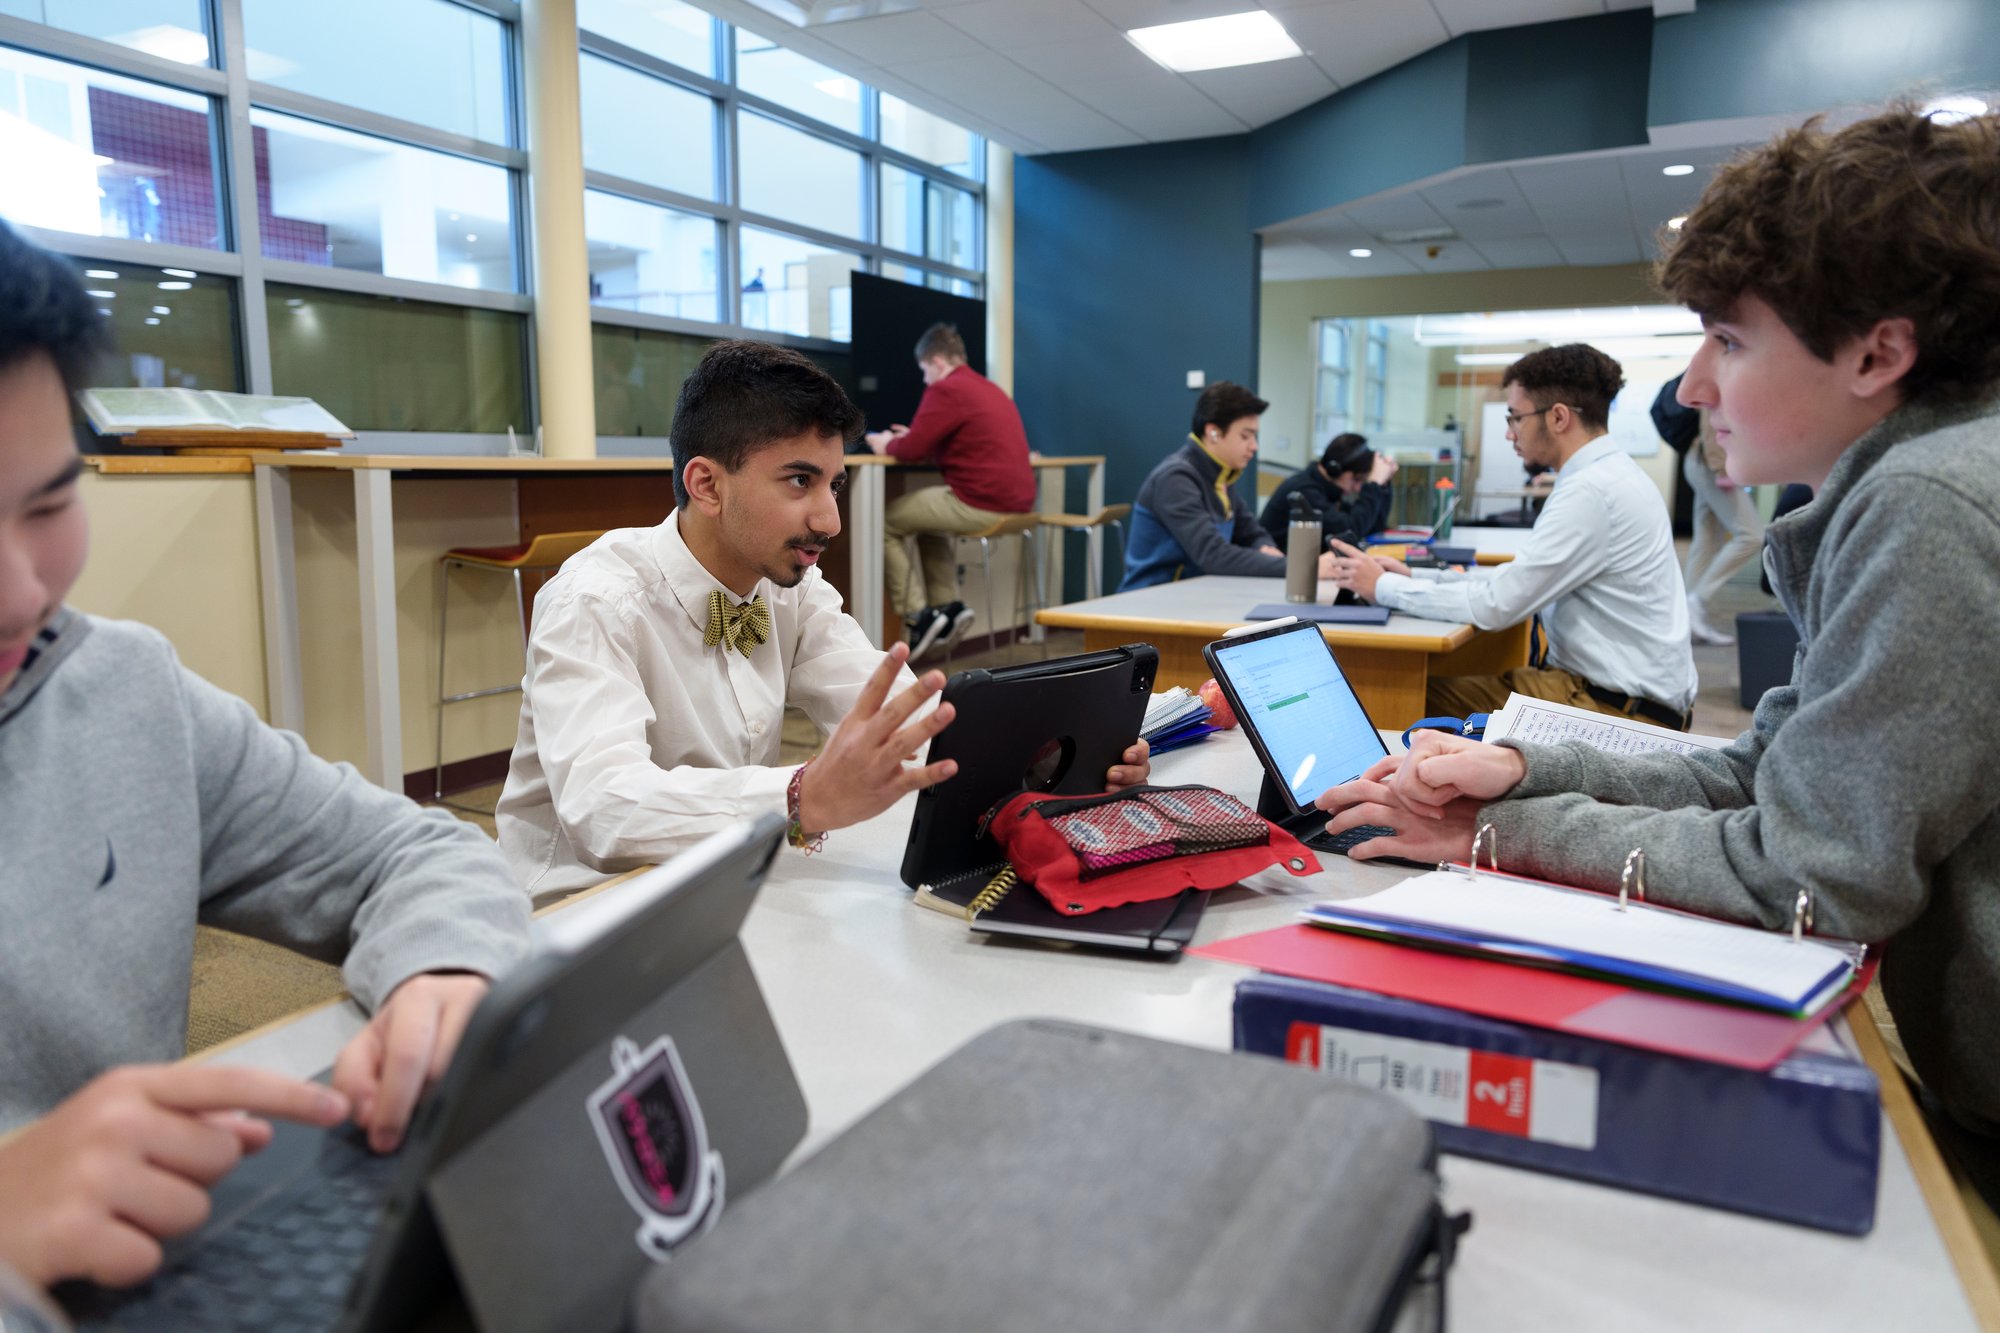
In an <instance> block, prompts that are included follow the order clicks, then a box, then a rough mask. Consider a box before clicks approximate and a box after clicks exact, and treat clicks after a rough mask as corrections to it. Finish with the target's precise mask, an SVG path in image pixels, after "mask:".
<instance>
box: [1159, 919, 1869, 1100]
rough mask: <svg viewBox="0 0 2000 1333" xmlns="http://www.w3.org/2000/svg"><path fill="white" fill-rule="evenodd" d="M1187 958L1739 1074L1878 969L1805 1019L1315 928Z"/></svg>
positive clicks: (1863, 972) (1765, 1064)
mask: <svg viewBox="0 0 2000 1333" xmlns="http://www.w3.org/2000/svg"><path fill="white" fill-rule="evenodd" d="M1189 952H1191V953H1194V954H1197V955H1199V956H1200V957H1203V958H1215V959H1220V960H1221V961H1222V962H1225V963H1242V964H1244V965H1245V966H1247V967H1254V968H1258V969H1260V970H1262V971H1265V972H1276V973H1278V974H1279V975H1281V976H1287V977H1302V978H1304V979H1306V980H1308V981H1329V982H1333V983H1334V984H1336V985H1341V986H1352V987H1354V988H1356V989H1357V990H1365V991H1374V992H1375V993H1376V994H1378V995H1393V996H1399V997H1401V998H1403V999H1406V1000H1420V1001H1422V1002H1423V1003H1425V1004H1435V1005H1442V1006H1444V1007H1445V1008H1448V1009H1462V1010H1464V1011H1465V1012H1467V1013H1472V1014H1482V1015H1484V1016H1486V1017H1487V1018H1498V1019H1503V1020H1505V1021H1507V1022H1511V1023H1527V1024H1530V1025H1531V1026H1534V1027H1542V1028H1551V1029H1554V1030H1555V1031H1557V1032H1567V1033H1572V1034H1574V1035H1576V1036H1580V1037H1596V1038H1600V1039H1602V1040H1604V1041H1615V1042H1621V1043H1623V1044H1624V1045H1627V1046H1637V1047H1639V1048H1641V1049H1643V1050H1648V1051H1661V1052H1664V1053H1665V1054H1667V1055H1681V1056H1688V1057H1690V1058H1692V1059H1696V1060H1711V1061H1714V1062H1715V1063H1717V1064H1725V1065H1736V1066H1738V1067H1740V1068H1743V1069H1769V1068H1770V1067H1771V1066H1772V1065H1775V1064H1776V1063H1778V1061H1780V1060H1782V1059H1784V1058H1785V1056H1786V1055H1788V1054H1789V1053H1790V1052H1791V1050H1792V1048H1793V1047H1794V1046H1796V1045H1798V1044H1799V1042H1800V1041H1801V1040H1803V1039H1804V1038H1805V1035H1806V1034H1807V1033H1808V1032H1811V1031H1812V1030H1813V1029H1814V1028H1816V1027H1818V1026H1819V1025H1820V1024H1821V1023H1824V1022H1825V1021H1826V1020H1827V1018H1828V1016H1829V1015H1831V1014H1833V1013H1834V1012H1835V1011H1836V1010H1838V1009H1840V1008H1842V1007H1844V1006H1845V1005H1846V1003H1847V1002H1848V1001H1849V1000H1851V999H1853V998H1854V997H1855V996H1857V995H1859V994H1860V993H1861V992H1862V991H1863V990H1865V989H1867V987H1868V983H1869V982H1870V981H1871V980H1872V979H1873V978H1874V976H1875V961H1876V960H1875V958H1874V956H1873V955H1872V954H1871V955H1870V956H1869V958H1868V961H1867V962H1866V963H1864V964H1863V965H1862V967H1861V969H1860V971H1858V972H1857V973H1856V974H1855V978H1854V982H1853V984H1852V985H1851V986H1850V987H1849V988H1848V991H1847V994H1846V995H1845V996H1843V997H1842V998H1841V999H1839V1000H1837V1001H1835V1002H1834V1003H1832V1004H1829V1005H1827V1006H1825V1007H1824V1008H1822V1009H1821V1010H1820V1011H1819V1012H1818V1013H1816V1014H1814V1015H1813V1016H1812V1017H1810V1018H1790V1017H1787V1016H1785V1015H1783V1014H1771V1013H1759V1012H1757V1011H1755V1010H1750V1009H1737V1008H1733V1007H1731V1006H1729V1005H1723V1004H1714V1003H1711V1002H1709V1001H1706V1000H1690V999H1684V998H1682V997H1680V996H1677V995H1662V994H1658V993H1656V992H1653V991H1643V990H1634V989H1632V988H1631V987H1629V986H1621V985H1619V984H1618V983H1616V982H1611V981H1599V980H1597V979H1596V978H1594V977H1581V976H1576V975H1574V974H1572V973H1567V972H1552V971H1546V970H1544V969H1541V968H1535V967H1523V966H1521V965H1519V964H1516V963H1503V962H1494V961H1491V960H1489V959H1484V958H1468V957H1464V956H1461V955H1458V954H1450V953H1440V952H1437V951H1435V950H1431V949H1413V948H1409V947H1407V946H1405V945H1400V944H1390V943H1387V942H1385V941H1382V940H1371V939H1364V938H1362V937H1360V936H1357V935H1348V934H1343V933H1341V932H1339V931H1333V930H1322V929H1320V928H1318V927H1316V926H1306V925H1297V926H1281V927H1279V928H1278V929H1277V930H1266V931H1260V932H1258V933H1257V934H1255V935H1239V936H1237V937H1236V938H1235V939H1230V940H1218V941H1217V942H1215V943H1214V944H1209V945H1204V946H1203V947H1201V948H1199V949H1193V950H1190V951H1189Z"/></svg>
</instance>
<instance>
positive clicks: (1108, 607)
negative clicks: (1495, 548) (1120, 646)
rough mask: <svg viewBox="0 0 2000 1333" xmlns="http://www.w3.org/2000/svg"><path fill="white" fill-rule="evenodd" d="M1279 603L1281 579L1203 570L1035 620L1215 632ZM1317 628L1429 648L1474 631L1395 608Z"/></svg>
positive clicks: (1324, 597) (1327, 593) (1345, 638)
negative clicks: (1379, 620) (1379, 619)
mask: <svg viewBox="0 0 2000 1333" xmlns="http://www.w3.org/2000/svg"><path fill="white" fill-rule="evenodd" d="M1337 592H1339V589H1338V588H1337V587H1335V586H1334V585H1333V584H1332V583H1324V582H1323V583H1321V584H1320V585H1319V593H1318V597H1317V600H1318V601H1319V602H1320V603H1321V604H1323V605H1330V604H1331V603H1332V602H1333V599H1334V595H1335V594H1336V593H1337ZM1284 604H1285V581H1284V580H1283V579H1258V578H1248V577H1245V576H1242V575H1236V574H1203V575H1200V576H1198V577H1195V578H1191V579H1180V580H1177V581H1176V582H1173V583H1156V584H1154V585H1153V586H1152V587H1149V588H1134V589H1132V590H1131V591H1130V592H1116V593H1112V594H1110V595H1109V596H1106V597H1095V598H1092V599H1090V600H1089V601H1083V602H1067V603H1064V604H1063V605H1061V606H1051V607H1047V608H1045V609H1043V610H1042V611H1041V612H1039V613H1038V615H1037V618H1038V619H1040V620H1041V621H1042V623H1044V624H1048V625H1058V626H1081V627H1085V628H1093V629H1095V628H1103V629H1115V628H1119V627H1121V626H1124V625H1129V626H1132V627H1133V628H1135V629H1140V628H1145V627H1152V628H1153V632H1155V633H1158V632H1164V630H1163V629H1162V627H1165V629H1169V630H1170V629H1172V628H1175V627H1178V628H1181V629H1184V630H1185V631H1186V632H1188V633H1195V632H1197V631H1212V632H1213V633H1215V634H1217V635H1219V634H1220V633H1221V632H1222V630H1224V629H1226V628H1229V627H1231V626H1235V625H1244V624H1248V623H1249V620H1250V611H1251V610H1252V608H1254V607H1259V606H1283V605H1284ZM1320 628H1321V629H1322V630H1324V631H1325V633H1326V635H1327V637H1329V638H1331V639H1333V640H1334V641H1335V642H1349V641H1352V642H1354V643H1364V644H1365V643H1380V644H1381V646H1383V647H1385V648H1391V647H1400V648H1409V649H1411V650H1413V651H1430V652H1443V651H1446V650H1447V649H1449V648H1454V647H1457V646H1458V645H1459V644H1461V643H1463V642H1465V641H1466V640H1467V639H1469V638H1471V637H1472V634H1473V627H1472V626H1470V625H1465V624H1461V623H1459V622H1457V621H1450V620H1426V619H1424V618H1423V617H1422V616H1406V615H1404V614H1402V613H1401V612H1399V611H1392V612H1390V613H1389V619H1388V621H1387V622H1386V623H1384V624H1380V625H1365V624H1353V623H1348V622H1334V623H1328V624H1325V625H1322V626H1321V627H1320Z"/></svg>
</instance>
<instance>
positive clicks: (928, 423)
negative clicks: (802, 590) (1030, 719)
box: [867, 324, 1035, 662]
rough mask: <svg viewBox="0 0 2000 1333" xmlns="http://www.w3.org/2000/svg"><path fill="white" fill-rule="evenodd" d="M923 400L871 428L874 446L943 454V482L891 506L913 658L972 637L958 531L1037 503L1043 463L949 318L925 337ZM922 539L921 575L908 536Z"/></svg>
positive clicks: (892, 572)
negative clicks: (890, 422) (1033, 458)
mask: <svg viewBox="0 0 2000 1333" xmlns="http://www.w3.org/2000/svg"><path fill="white" fill-rule="evenodd" d="M916 353H917V367H918V369H920V370H922V371H923V373H924V396H923V401H921V402H920V403H918V404H917V413H916V416H914V417H913V418H911V420H910V424H909V425H907V426H891V427H889V428H888V429H887V430H878V431H874V432H871V433H870V434H869V435H868V437H867V438H868V447H869V448H870V449H873V450H874V451H875V452H876V453H878V454H887V455H889V456H890V457H891V458H895V459H899V460H901V461H903V462H909V463H915V462H921V461H924V460H926V459H933V460H935V461H936V463H937V466H938V470H939V471H940V472H942V473H944V484H943V485H942V486H925V487H921V488H920V489H918V490H914V491H909V492H907V493H905V494H903V495H899V496H897V497H896V498H895V499H893V500H891V501H890V502H889V505H888V507H887V508H886V509H885V510H884V511H883V529H882V530H883V534H884V540H885V545H884V547H883V551H882V569H883V573H884V574H885V575H886V577H887V581H888V585H889V601H890V603H891V604H892V605H894V606H895V608H896V610H897V611H898V612H900V613H901V614H902V617H903V624H904V627H905V629H906V631H907V633H908V635H909V640H910V660H911V661H912V662H915V661H918V660H919V659H921V658H922V657H923V656H924V655H925V654H926V653H931V652H939V651H943V650H944V649H947V648H949V647H951V646H952V645H953V644H955V643H957V642H958V641H959V640H960V639H962V638H964V637H965V632H966V631H967V630H969V629H971V628H972V621H973V619H974V617H973V613H972V610H971V609H970V608H969V607H967V606H966V604H965V603H964V602H962V601H960V600H959V596H958V553H957V552H956V551H955V550H953V548H952V538H953V537H955V536H959V535H962V534H965V533H971V532H978V531H980V530H981V529H983V528H990V527H992V526H993V524H994V523H995V522H997V521H998V520H1000V519H1002V518H1004V517H1006V516H1007V515H1009V514H1025V513H1028V512H1030V511H1031V510H1033V509H1034V507H1035V471H1034V469H1033V468H1032V467H1031V466H1029V462H1028V432H1027V429H1026V428H1025V427H1023V426H1022V425H1021V412H1020V409H1019V408H1017V407H1015V406H1014V400H1013V399H1011V398H1009V397H1008V396H1007V391H1006V390H1005V389H1002V388H1001V387H1000V386H999V385H997V384H995V383H994V382H993V381H992V380H989V379H987V378H986V377H985V376H984V375H982V374H980V373H979V372H978V371H976V370H974V369H973V368H972V367H971V366H969V365H967V364H966V358H965V340H964V339H963V338H961V337H960V336H959V332H958V330H957V329H955V328H953V327H952V326H951V325H949V324H933V325H931V326H930V328H928V329H926V330H924V336H923V337H921V338H919V339H918V340H917V349H916ZM912 537H914V538H916V542H917V552H918V555H919V556H920V558H921V560H922V563H923V579H922V581H921V582H919V581H918V580H917V578H916V577H915V576H914V571H913V570H912V569H911V567H910V552H909V548H908V546H906V545H905V544H904V543H905V542H906V541H907V540H908V539H909V538H912Z"/></svg>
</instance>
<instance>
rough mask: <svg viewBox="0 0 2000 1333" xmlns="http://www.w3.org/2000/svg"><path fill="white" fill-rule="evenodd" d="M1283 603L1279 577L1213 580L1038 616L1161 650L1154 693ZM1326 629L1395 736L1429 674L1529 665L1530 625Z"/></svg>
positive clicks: (1393, 623)
mask: <svg viewBox="0 0 2000 1333" xmlns="http://www.w3.org/2000/svg"><path fill="white" fill-rule="evenodd" d="M1335 592H1336V589H1335V588H1334V585H1333V584H1331V583H1322V584H1320V585H1319V597H1318V600H1319V601H1320V602H1322V603H1326V602H1331V601H1332V600H1333V598H1334V593H1335ZM1284 600H1285V581H1284V580H1283V579H1253V578H1239V577H1231V576H1224V575H1214V574H1207V575H1203V576H1201V577H1200V578H1192V579H1182V580H1181V581H1180V582H1178V583H1160V584H1155V585H1154V586H1153V587H1150V588H1137V589H1134V590H1133V591H1131V592H1120V593H1113V594H1112V595H1111V596H1109V597H1098V598H1093V599H1092V600H1090V601H1084V602H1071V603H1069V604H1067V605H1065V606H1052V607H1049V608H1048V609H1047V610H1044V611H1042V612H1041V613H1040V614H1039V615H1038V616H1036V619H1037V620H1039V621H1041V623H1042V624H1044V625H1047V626H1050V627H1053V628H1057V629H1080V630H1082V631H1083V646H1084V648H1085V649H1086V650H1091V651H1095V650H1097V649H1100V648H1116V647H1118V646H1119V645H1121V644H1127V643H1150V644H1152V645H1153V646H1154V647H1155V648H1157V649H1159V650H1160V670H1159V675H1158V676H1157V677H1156V688H1158V689H1166V688H1168V687H1169V686H1173V685H1184V686H1186V687H1187V688H1189V689H1194V688H1196V687H1197V686H1199V685H1200V684H1201V683H1202V682H1203V681H1204V680H1207V679H1208V677H1209V676H1210V675H1211V674H1213V673H1211V672H1210V671H1209V669H1208V664H1207V663H1206V662H1204V661H1203V660H1202V655H1201V650H1202V648H1203V647H1204V646H1205V645H1206V644H1208V643H1209V642H1211V641H1213V640H1215V639H1219V638H1221V637H1222V636H1223V635H1224V634H1226V633H1228V632H1229V631H1230V630H1232V629H1235V628H1237V627H1238V626H1241V625H1247V624H1249V623H1250V619H1249V616H1248V614H1247V613H1248V612H1249V610H1250V608H1251V607H1253V606H1261V605H1265V604H1267V603H1283V602H1284ZM1321 628H1322V633H1323V634H1324V635H1325V636H1326V641H1327V642H1328V643H1329V644H1331V645H1332V646H1333V655H1334V657H1335V659H1337V660H1338V661H1339V663H1340V668H1341V670H1342V671H1343V672H1344V673H1345V674H1346V676H1347V680H1348V683H1349V684H1351V685H1353V686H1354V692H1355V694H1356V695H1357V696H1359V697H1360V699H1361V706H1362V707H1363V708H1366V709H1367V710H1368V716H1369V717H1370V719H1372V720H1373V721H1374V723H1375V725H1377V726H1380V727H1389V728H1393V729H1395V730H1397V731H1400V730H1402V729H1403V728H1404V727H1406V726H1408V725H1409V724H1410V723H1412V722H1415V721H1416V720H1417V719H1418V718H1420V717H1422V716H1423V715H1424V691H1425V687H1426V685H1427V683H1428V682H1429V680H1430V678H1431V677H1432V676H1434V675H1437V676H1454V675H1456V676H1470V675H1491V674H1497V673H1498V672H1501V671H1504V670H1506V669H1507V668H1509V667H1516V666H1523V665H1525V664H1526V663H1527V660H1528V627H1527V625H1526V624H1525V623H1523V624H1520V625H1513V626H1509V627H1508V628H1506V629H1500V630H1481V629H1479V628H1478V627H1476V626H1473V625H1464V624H1459V623H1457V622H1455V621H1447V620H1424V619H1422V618H1421V617H1418V616H1406V615H1402V614H1399V613H1393V612H1392V613H1391V614H1390V616H1389V620H1388V623H1387V624H1383V625H1325V626H1322V627H1321Z"/></svg>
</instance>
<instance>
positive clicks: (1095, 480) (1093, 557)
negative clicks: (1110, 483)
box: [1083, 460, 1132, 597]
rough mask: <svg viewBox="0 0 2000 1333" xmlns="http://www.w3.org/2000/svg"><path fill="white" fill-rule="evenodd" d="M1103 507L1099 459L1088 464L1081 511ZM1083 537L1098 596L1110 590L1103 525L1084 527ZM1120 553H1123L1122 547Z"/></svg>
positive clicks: (1101, 471) (1101, 468) (1101, 474)
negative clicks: (1105, 559) (1096, 574)
mask: <svg viewBox="0 0 2000 1333" xmlns="http://www.w3.org/2000/svg"><path fill="white" fill-rule="evenodd" d="M1103 508H1104V463H1103V461H1102V460H1100V461H1098V462H1095V463H1092V464H1091V465H1090V474H1089V475H1088V476H1087V477H1085V478H1084V482H1083V512H1084V513H1086V514H1096V513H1099V512H1101V511H1102V510H1103ZM1125 531H1126V533H1127V534H1128V535H1129V534H1130V532H1131V531H1132V530H1131V529H1130V528H1127V529H1126V530H1125ZM1083 539H1084V540H1085V541H1086V542H1089V543H1090V551H1089V554H1088V556H1087V558H1088V559H1089V560H1090V562H1091V564H1090V566H1089V568H1092V569H1095V570H1096V571H1097V573H1098V584H1097V593H1098V596H1100V597H1102V596H1104V595H1105V594H1107V593H1109V592H1110V591H1111V571H1110V569H1109V568H1108V567H1107V566H1106V565H1105V563H1104V527H1103V525H1102V524H1099V525H1098V526H1097V527H1094V528H1085V529H1084V533H1083ZM1120 554H1121V555H1122V554H1123V551H1122V549H1121V551H1120Z"/></svg>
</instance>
